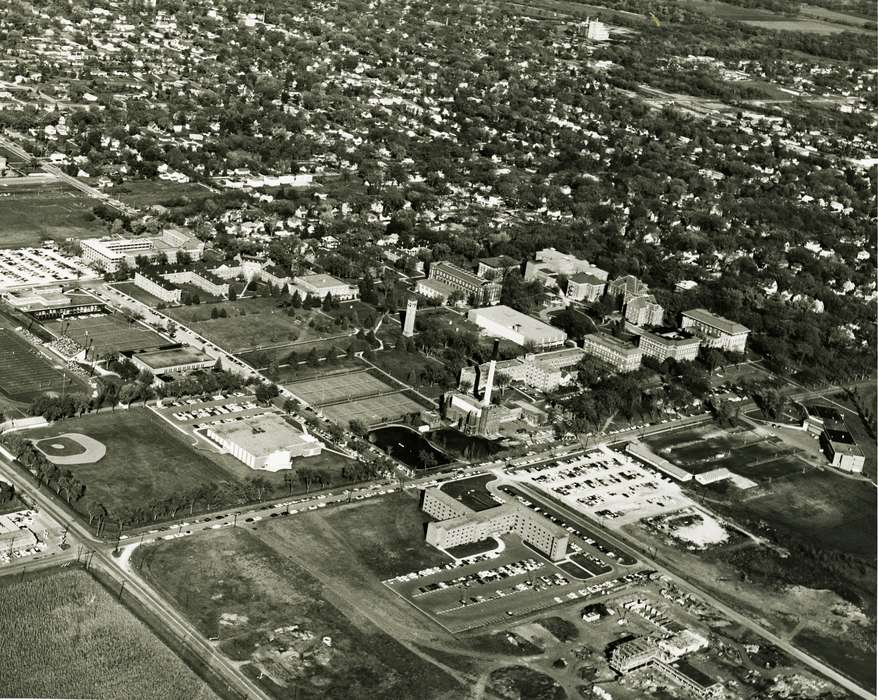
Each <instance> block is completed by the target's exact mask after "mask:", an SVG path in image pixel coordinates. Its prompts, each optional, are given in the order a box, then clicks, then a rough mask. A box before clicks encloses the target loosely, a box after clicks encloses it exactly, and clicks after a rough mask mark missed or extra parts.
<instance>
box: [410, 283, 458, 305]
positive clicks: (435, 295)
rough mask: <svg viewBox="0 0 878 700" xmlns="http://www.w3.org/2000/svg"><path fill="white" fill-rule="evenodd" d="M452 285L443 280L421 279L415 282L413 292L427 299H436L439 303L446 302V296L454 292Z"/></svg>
mask: <svg viewBox="0 0 878 700" xmlns="http://www.w3.org/2000/svg"><path fill="white" fill-rule="evenodd" d="M454 291H455V290H454V287H452V286H451V285H450V284H445V282H440V281H439V280H431V279H421V280H418V281H417V282H415V294H420V295H421V296H422V297H426V298H427V299H436V300H438V301H439V302H440V303H442V304H445V303H447V302H448V297H450V296H451V295H452V294H454Z"/></svg>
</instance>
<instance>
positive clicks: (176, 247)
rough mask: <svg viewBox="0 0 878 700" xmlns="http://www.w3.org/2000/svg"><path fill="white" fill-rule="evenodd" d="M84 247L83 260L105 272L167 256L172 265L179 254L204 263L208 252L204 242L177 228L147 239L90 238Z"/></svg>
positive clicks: (131, 266)
mask: <svg viewBox="0 0 878 700" xmlns="http://www.w3.org/2000/svg"><path fill="white" fill-rule="evenodd" d="M80 246H81V248H82V259H83V260H85V261H86V262H87V263H88V264H89V265H93V266H94V267H97V268H100V269H101V270H104V271H105V272H116V271H117V270H118V269H119V268H120V267H121V265H122V263H123V262H124V263H125V264H126V265H127V266H128V267H130V268H135V267H137V258H138V257H147V258H149V259H150V260H154V259H155V258H157V257H158V256H159V255H161V254H162V253H164V254H165V255H166V256H167V258H168V262H169V263H175V262H177V255H178V253H188V254H189V256H190V257H191V259H192V260H200V259H201V254H202V253H203V252H204V243H202V242H201V241H199V240H198V239H197V238H195V236H191V235H189V234H187V233H184V232H183V231H180V230H177V229H167V230H165V231H163V232H162V233H161V235H159V236H151V237H143V238H86V239H83V240H82V241H80Z"/></svg>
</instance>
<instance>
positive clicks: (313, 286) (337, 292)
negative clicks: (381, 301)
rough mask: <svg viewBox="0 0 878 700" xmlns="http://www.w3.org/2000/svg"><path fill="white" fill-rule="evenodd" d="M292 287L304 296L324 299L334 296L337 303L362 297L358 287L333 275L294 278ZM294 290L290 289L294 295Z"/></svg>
mask: <svg viewBox="0 0 878 700" xmlns="http://www.w3.org/2000/svg"><path fill="white" fill-rule="evenodd" d="M292 287H295V288H296V289H298V290H299V293H300V294H301V295H302V296H316V297H319V298H320V299H324V298H325V297H326V295H327V294H332V298H333V299H335V300H336V301H350V300H351V299H356V298H357V297H359V296H360V290H359V288H358V287H355V286H353V285H350V284H348V283H347V282H342V281H341V280H340V279H336V278H335V277H333V276H332V275H299V276H297V277H293V284H292ZM293 291H294V290H293V289H290V292H291V293H292V292H293Z"/></svg>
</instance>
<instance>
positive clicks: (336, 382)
mask: <svg viewBox="0 0 878 700" xmlns="http://www.w3.org/2000/svg"><path fill="white" fill-rule="evenodd" d="M376 375H377V373H376V372H375V371H374V370H368V369H367V370H362V371H358V372H351V373H349V374H330V375H327V376H321V377H319V378H314V379H306V380H303V381H300V382H293V383H291V384H287V385H286V388H287V389H289V390H290V391H292V392H293V393H294V394H295V395H296V396H300V397H301V398H302V399H304V400H305V401H306V402H308V403H309V404H312V405H316V406H323V405H325V404H331V403H337V402H340V401H350V400H353V399H358V398H362V397H365V396H373V395H375V394H382V393H387V392H389V391H396V390H397V389H399V388H400V387H399V385H398V384H396V385H393V384H391V383H390V380H385V379H382V378H380V375H378V376H376Z"/></svg>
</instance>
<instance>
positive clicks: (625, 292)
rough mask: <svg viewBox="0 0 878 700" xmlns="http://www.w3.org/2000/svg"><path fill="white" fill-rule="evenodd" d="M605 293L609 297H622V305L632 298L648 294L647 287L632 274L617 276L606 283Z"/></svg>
mask: <svg viewBox="0 0 878 700" xmlns="http://www.w3.org/2000/svg"><path fill="white" fill-rule="evenodd" d="M607 294H608V295H610V296H611V297H615V298H619V297H621V298H622V306H625V305H626V304H627V303H628V302H629V301H631V300H632V299H634V298H636V297H639V296H643V295H644V294H649V287H647V286H646V283H644V282H641V281H640V280H639V279H638V278H637V277H635V276H634V275H623V276H622V277H617V278H616V279H614V280H613V281H612V282H610V283H609V284H608V285H607Z"/></svg>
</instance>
